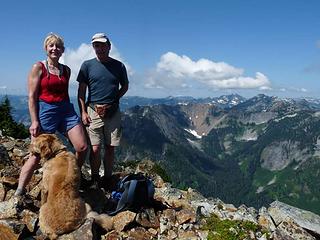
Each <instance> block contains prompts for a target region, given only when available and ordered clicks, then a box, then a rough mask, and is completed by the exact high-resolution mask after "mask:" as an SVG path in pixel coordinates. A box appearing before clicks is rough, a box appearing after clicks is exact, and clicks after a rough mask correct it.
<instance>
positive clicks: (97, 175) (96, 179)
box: [91, 173, 100, 181]
mask: <svg viewBox="0 0 320 240" xmlns="http://www.w3.org/2000/svg"><path fill="white" fill-rule="evenodd" d="M91 179H92V180H93V181H99V179H100V176H99V173H94V174H92V176H91Z"/></svg>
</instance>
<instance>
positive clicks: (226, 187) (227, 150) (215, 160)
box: [9, 94, 320, 214]
mask: <svg viewBox="0 0 320 240" xmlns="http://www.w3.org/2000/svg"><path fill="white" fill-rule="evenodd" d="M9 98H10V101H11V104H12V107H13V115H14V117H15V119H16V120H18V121H19V122H23V123H24V124H26V125H28V121H30V120H29V118H28V112H27V104H26V97H10V96H9ZM73 101H74V102H75V100H74V99H73ZM121 109H122V110H123V119H122V120H123V142H122V145H121V147H119V148H117V159H118V160H119V161H136V160H141V159H150V160H152V161H155V162H157V163H159V164H160V165H161V166H162V167H163V168H164V169H165V170H166V173H167V175H168V176H169V178H170V179H171V181H172V184H173V185H174V186H176V187H179V188H182V189H186V188H188V187H192V188H195V189H197V190H199V191H200V192H201V193H202V194H203V195H205V196H206V197H219V198H220V199H222V200H223V201H226V202H231V203H234V204H236V205H239V204H242V203H245V204H248V205H251V206H255V207H261V206H263V205H266V204H268V203H270V202H272V201H274V200H280V201H283V202H285V203H288V204H290V205H293V206H297V207H299V208H302V209H306V210H311V211H313V212H315V213H318V214H319V213H320V180H319V179H320V178H319V177H320V100H318V99H282V98H278V97H272V96H266V95H263V94H261V95H257V96H255V97H252V98H249V99H246V98H244V97H241V96H239V95H227V96H221V97H217V98H206V99H194V98H191V97H178V98H175V97H168V98H163V99H148V98H141V97H124V98H123V99H122V101H121Z"/></svg>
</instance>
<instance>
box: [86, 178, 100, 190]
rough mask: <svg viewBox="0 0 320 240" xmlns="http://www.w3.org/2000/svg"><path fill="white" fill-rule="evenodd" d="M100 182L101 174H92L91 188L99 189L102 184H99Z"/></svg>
mask: <svg viewBox="0 0 320 240" xmlns="http://www.w3.org/2000/svg"><path fill="white" fill-rule="evenodd" d="M99 182H100V176H99V174H93V175H92V176H91V184H90V187H89V188H90V189H99V187H100V184H99Z"/></svg>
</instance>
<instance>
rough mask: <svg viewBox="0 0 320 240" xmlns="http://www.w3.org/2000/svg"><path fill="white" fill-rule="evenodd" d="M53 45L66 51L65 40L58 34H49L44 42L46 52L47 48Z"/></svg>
mask: <svg viewBox="0 0 320 240" xmlns="http://www.w3.org/2000/svg"><path fill="white" fill-rule="evenodd" d="M51 43H55V44H57V45H58V46H60V47H61V48H62V49H63V50H64V41H63V38H62V37H60V36H59V35H58V34H55V33H52V32H51V33H49V34H48V36H47V37H46V38H45V39H44V41H43V48H44V50H46V49H47V46H48V45H49V44H51Z"/></svg>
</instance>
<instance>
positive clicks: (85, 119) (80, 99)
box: [78, 82, 91, 125]
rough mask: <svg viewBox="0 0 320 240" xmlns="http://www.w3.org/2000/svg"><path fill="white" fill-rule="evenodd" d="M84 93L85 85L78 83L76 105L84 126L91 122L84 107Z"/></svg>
mask: <svg viewBox="0 0 320 240" xmlns="http://www.w3.org/2000/svg"><path fill="white" fill-rule="evenodd" d="M86 92H87V84H86V83H84V82H80V83H79V87H78V105H79V110H80V116H81V119H82V123H83V124H84V125H89V123H90V122H91V119H90V117H89V115H88V113H87V107H86V100H85V98H86Z"/></svg>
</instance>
